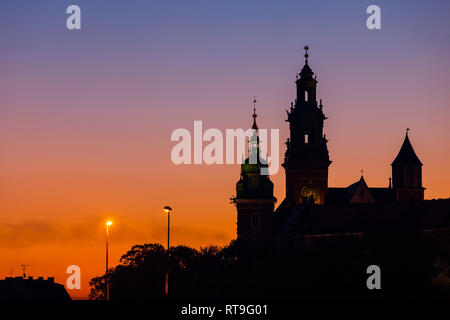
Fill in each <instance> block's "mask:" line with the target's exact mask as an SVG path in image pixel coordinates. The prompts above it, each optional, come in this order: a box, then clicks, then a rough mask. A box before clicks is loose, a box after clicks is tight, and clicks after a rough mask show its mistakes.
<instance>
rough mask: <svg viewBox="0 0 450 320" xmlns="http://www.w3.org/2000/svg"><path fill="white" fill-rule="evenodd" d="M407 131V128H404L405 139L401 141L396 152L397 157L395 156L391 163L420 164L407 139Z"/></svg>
mask: <svg viewBox="0 0 450 320" xmlns="http://www.w3.org/2000/svg"><path fill="white" fill-rule="evenodd" d="M408 131H409V128H406V135H405V140H404V141H403V144H402V147H401V148H400V151H399V152H398V154H397V157H395V159H394V161H393V162H392V164H399V163H411V164H417V165H422V162H420V160H419V158H418V157H417V155H416V153H415V152H414V149H413V147H412V145H411V142H410V141H409V137H408Z"/></svg>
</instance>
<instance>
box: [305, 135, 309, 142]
mask: <svg viewBox="0 0 450 320" xmlns="http://www.w3.org/2000/svg"><path fill="white" fill-rule="evenodd" d="M305 143H309V136H308V134H307V133H305Z"/></svg>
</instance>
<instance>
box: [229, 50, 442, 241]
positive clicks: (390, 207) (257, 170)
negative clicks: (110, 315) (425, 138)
mask: <svg viewBox="0 0 450 320" xmlns="http://www.w3.org/2000/svg"><path fill="white" fill-rule="evenodd" d="M308 49H309V48H308V47H307V46H306V47H305V51H306V53H305V65H304V66H303V68H302V70H301V72H300V73H299V75H298V76H297V80H296V82H295V83H296V87H297V99H296V100H295V103H291V107H290V110H286V112H287V120H286V121H288V122H289V129H290V137H289V138H288V139H287V141H286V152H285V157H284V163H283V164H282V166H283V168H284V170H285V174H286V197H285V199H284V200H283V201H282V202H281V204H280V205H279V206H278V207H277V209H276V210H275V203H276V201H277V199H276V198H275V197H274V196H273V183H272V182H271V181H270V178H269V176H268V175H261V168H264V166H267V165H266V164H265V163H266V162H265V161H263V159H261V158H260V150H259V137H258V134H257V133H258V126H257V124H256V113H255V108H254V112H253V126H252V129H254V130H253V136H252V137H251V138H250V141H249V157H248V158H247V159H245V161H244V163H243V164H242V165H241V176H240V179H239V181H238V182H237V184H236V196H235V197H234V198H232V202H233V203H235V205H236V208H237V238H238V240H258V239H268V238H271V237H272V236H274V235H275V236H276V235H282V234H288V235H295V234H297V235H298V234H311V233H324V232H349V231H355V232H358V231H364V230H367V228H369V227H370V225H371V224H372V223H373V222H374V221H377V222H382V221H385V220H383V219H386V217H388V219H394V217H398V215H400V214H403V213H404V211H405V210H406V211H407V212H410V217H417V214H419V213H421V214H423V213H424V212H428V211H430V210H431V211H436V210H437V209H436V206H431V205H429V204H425V205H424V204H423V203H424V201H423V200H424V188H423V187H422V162H421V161H420V160H419V158H418V157H417V155H416V153H415V152H414V149H413V147H412V145H411V142H410V140H409V137H408V130H409V129H407V131H406V136H405V139H404V142H403V145H402V146H401V148H400V151H399V153H398V155H397V156H396V158H395V159H394V161H393V162H392V164H391V166H392V179H391V178H389V186H388V187H386V188H372V187H368V185H367V183H366V182H365V180H364V177H363V175H362V174H361V179H360V180H359V181H357V182H355V183H353V184H351V185H350V186H348V187H341V188H329V187H328V168H329V166H330V164H331V161H330V158H329V152H328V148H327V139H326V136H325V135H324V134H323V126H324V120H325V119H326V117H325V115H324V113H323V105H322V100H320V101H319V103H318V102H317V98H316V89H317V80H316V77H315V76H314V72H313V71H312V70H311V68H310V66H309V64H308ZM252 159H254V160H256V161H251V160H252ZM444 201H446V200H444ZM425 202H426V201H425ZM408 203H409V204H410V203H416V204H418V203H422V204H421V205H419V204H418V205H416V206H415V207H411V206H409V207H405V206H407V204H408ZM439 206H442V208H447V209H448V208H449V203H448V201H447V202H445V203H443V204H440V205H439ZM405 208H406V209H405ZM447 209H442V210H441V209H439V210H437V211H439V212H441V213H442V212H444V211H446V210H447ZM412 212H416V213H417V212H419V213H417V214H416V215H414V214H413V213H412ZM405 214H408V213H405ZM445 217H447V218H445ZM399 219H400V218H399ZM445 219H447V220H448V215H445V214H444V215H443V217H442V218H441V220H439V218H438V219H434V222H433V223H431V222H430V221H421V222H420V223H419V224H420V225H421V227H420V228H422V229H423V228H425V227H427V226H428V227H435V226H442V225H448V221H447V220H445ZM400 220H401V219H400ZM444 220H445V221H444Z"/></svg>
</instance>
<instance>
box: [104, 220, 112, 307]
mask: <svg viewBox="0 0 450 320" xmlns="http://www.w3.org/2000/svg"><path fill="white" fill-rule="evenodd" d="M111 225H112V221H109V220H108V221H106V271H105V276H106V300H109V274H108V245H109V243H108V242H109V239H108V238H109V227H110V226H111Z"/></svg>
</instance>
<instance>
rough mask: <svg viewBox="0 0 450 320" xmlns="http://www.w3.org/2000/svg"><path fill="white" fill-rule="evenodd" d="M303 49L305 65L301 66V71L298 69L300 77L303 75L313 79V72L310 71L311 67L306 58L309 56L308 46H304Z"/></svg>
mask: <svg viewBox="0 0 450 320" xmlns="http://www.w3.org/2000/svg"><path fill="white" fill-rule="evenodd" d="M303 49H304V50H305V65H304V66H303V68H302V71H300V78H302V77H305V78H311V79H313V74H314V72H312V70H311V68H310V67H309V65H308V58H309V54H308V50H309V47H308V46H304V47H303Z"/></svg>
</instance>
